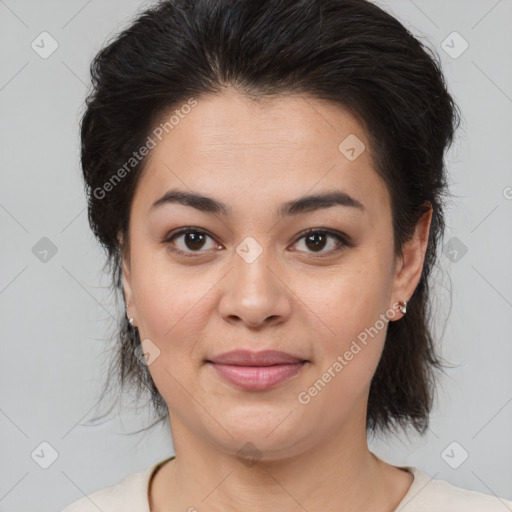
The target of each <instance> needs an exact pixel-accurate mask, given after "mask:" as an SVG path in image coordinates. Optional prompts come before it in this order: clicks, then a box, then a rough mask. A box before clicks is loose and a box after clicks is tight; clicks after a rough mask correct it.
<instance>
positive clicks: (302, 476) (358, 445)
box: [151, 421, 412, 512]
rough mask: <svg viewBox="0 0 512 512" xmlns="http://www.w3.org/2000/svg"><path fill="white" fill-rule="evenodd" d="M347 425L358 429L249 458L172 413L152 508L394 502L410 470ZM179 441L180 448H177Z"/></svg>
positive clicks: (229, 511) (382, 507)
mask: <svg viewBox="0 0 512 512" xmlns="http://www.w3.org/2000/svg"><path fill="white" fill-rule="evenodd" d="M347 431H348V432H352V433H354V432H361V429H353V428H351V429H342V430H341V431H340V432H339V434H338V435H337V436H335V438H330V439H329V441H328V443H319V444H316V445H314V446H311V447H310V448H309V449H306V450H302V451H300V453H297V454H295V455H292V456H289V457H285V458H279V459H276V460H266V459H265V457H263V458H261V459H260V460H258V461H256V462H254V463H251V461H242V460H241V459H240V458H239V457H237V455H236V454H230V453H226V452H224V451H221V450H219V448H218V447H216V446H212V445H211V444H210V443H208V442H205V441H203V440H201V439H198V438H197V437H195V436H191V434H190V431H189V430H188V429H187V428H186V427H185V426H184V425H183V424H181V423H179V422H176V421H174V422H172V433H173V440H174V446H175V451H176V457H175V459H173V460H172V461H169V462H168V463H167V464H166V465H165V466H167V467H165V466H164V467H163V468H162V470H161V472H160V475H159V474H157V477H155V484H154V486H153V491H152V493H151V501H152V503H151V505H152V506H151V510H152V511H155V512H158V511H160V510H162V511H163V510H166V511H173V510H187V511H188V510H190V511H192V512H193V511H194V509H195V510H197V511H200V510H209V511H212V512H221V511H222V512H235V511H239V510H246V511H248V512H263V511H265V512H266V511H268V510H283V511H291V510H307V511H308V512H315V511H322V512H326V511H331V510H332V511H333V512H334V511H335V510H336V511H338V512H339V511H340V510H343V511H344V512H349V511H350V512H351V511H361V510H373V511H375V512H379V511H383V512H388V511H391V510H394V508H395V507H396V506H397V505H398V503H399V502H400V500H401V499H402V497H403V496H404V495H405V493H406V492H407V490H408V488H409V486H410V484H411V482H412V475H410V474H408V473H405V472H404V471H401V470H399V469H398V468H395V467H394V466H390V465H389V464H386V463H385V462H384V461H382V460H381V459H379V458H378V457H376V456H375V455H374V454H373V453H371V452H370V451H369V449H368V445H367V438H366V428H364V430H363V433H364V435H355V434H352V435H348V434H347V433H346V432H347ZM182 446H183V447H186V448H184V449H183V450H181V447H182ZM157 482H158V483H157ZM341 504H342V505H343V506H342V507H340V505H341Z"/></svg>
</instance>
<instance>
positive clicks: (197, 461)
mask: <svg viewBox="0 0 512 512" xmlns="http://www.w3.org/2000/svg"><path fill="white" fill-rule="evenodd" d="M197 99H198V104H197V106H196V107H195V108H193V109H192V111H191V112H190V113H189V114H188V115H186V116H185V117H184V118H183V119H181V120H180V122H179V124H177V125H176V126H175V127H174V129H172V130H170V131H169V133H168V134H166V135H165V136H164V137H163V139H162V141H161V142H159V143H158V144H157V146H156V147H155V148H154V149H152V151H151V154H150V157H149V160H148V162H147V166H146V168H145V169H144V172H143V173H142V175H141V177H140V180H139V182H138V185H137V189H136V192H135V195H134V199H133V203H132V207H131V212H130V231H129V236H130V248H129V251H126V254H125V257H124V259H123V285H124V292H125V298H126V302H127V305H128V308H127V309H128V314H129V316H130V317H133V318H134V319H135V321H134V325H135V326H137V327H138V329H139V333H140V338H141V340H145V339H150V340H151V343H152V344H153V345H151V346H152V347H157V348H158V350H159V355H158V357H156V359H155V360H154V361H153V362H152V363H151V364H150V365H149V370H150V372H151V376H152V378H153V379H154V382H155V384H156V386H157V388H158V389H159V391H160V393H161V394H162V396H163V398H164V399H165V401H166V403H167V404H168V407H169V411H170V412H169V418H170V423H171V429H172V435H173V444H174V449H175V452H176V458H175V459H174V460H172V461H169V462H168V463H166V464H165V465H163V466H162V467H161V469H160V470H159V471H158V472H157V473H156V476H155V478H154V479H153V481H152V484H151V487H150V492H149V499H150V505H151V510H152V511H163V510H166V511H174V510H181V511H184V510H189V509H191V507H194V508H195V509H196V510H198V511H201V510H209V511H223V512H227V511H239V510H247V511H251V512H252V511H254V512H256V511H268V510H284V511H303V510H304V509H306V510H308V512H314V511H322V512H325V511H335V510H336V511H339V510H340V505H339V504H340V503H343V504H344V507H343V510H344V511H359V512H361V511H364V510H372V511H373V512H379V511H382V512H384V511H392V510H394V508H395V507H396V506H397V505H398V503H399V502H400V500H401V499H402V498H403V496H404V495H405V494H406V492H407V491H408V489H409V487H410V485H411V483H412V479H413V477H412V475H411V474H410V473H408V472H406V471H404V470H401V469H399V468H397V467H395V466H392V465H390V464H387V463H386V462H384V461H382V460H381V459H379V458H378V457H376V456H375V455H374V454H373V453H371V452H370V451H369V449H368V444H367V434H366V426H365V418H366V410H367V402H368V392H369V386H370V381H371V378H372V376H373V374H374V372H375V369H376V367H377V364H378V361H379V358H380V356H381V353H382V349H383V345H384V340H385V336H386V330H387V324H386V326H385V327H384V328H382V329H381V330H379V332H378V334H377V335H375V336H374V337H373V338H370V341H369V342H368V344H367V345H366V346H364V348H363V349H362V350H361V351H360V352H359V353H358V354H357V355H356V356H354V358H353V359H352V360H351V361H350V362H349V363H348V364H347V366H345V367H344V368H343V370H342V371H341V372H339V373H337V374H336V377H335V378H333V379H332V380H331V381H330V382H329V383H328V384H327V385H326V386H325V388H324V389H323V390H322V391H321V392H320V393H318V394H317V395H316V396H315V397H313V398H311V401H310V402H309V403H308V404H306V405H304V404H301V403H300V402H299V401H298V398H297V397H298V394H299V393H300V392H301V391H307V390H308V389H309V388H310V387H311V385H312V384H313V383H314V382H315V381H316V380H317V379H319V378H320V377H321V375H322V374H323V373H324V372H325V371H326V369H327V368H329V367H330V366H332V365H333V363H334V362H335V361H336V360H337V357H338V356H339V355H343V354H344V353H345V352H346V351H347V350H348V349H349V347H350V345H351V343H352V341H353V340H355V339H357V336H358V334H359V333H361V332H362V331H364V330H365V328H368V327H370V326H373V325H374V324H375V322H376V321H377V320H378V319H379V315H381V314H383V313H385V312H386V311H388V310H390V308H392V307H393V304H395V305H396V303H397V302H398V301H403V300H409V298H410V297H411V295H412V294H413V292H414V289H415V287H416V286H417V284H418V282H419V279H420V276H421V271H422V267H423V261H424V256H425V250H426V246H427V240H428V231H429V228H430V221H431V212H429V213H428V214H426V215H425V216H424V217H423V218H422V219H421V221H420V222H419V223H418V225H417V228H416V233H415V236H414V237H413V239H412V240H411V241H410V242H409V243H408V244H407V245H406V246H405V247H404V250H403V253H402V255H401V256H400V257H397V258H395V256H394V252H393V231H392V223H391V205H390V198H389V194H388V191H387V188H386V186H385V184H384V182H383V181H382V180H381V178H380V177H379V176H378V175H377V173H376V172H375V170H374V169H375V165H374V162H373V159H372V157H371V149H370V144H369V141H368V138H367V135H366V133H365V131H364V129H363V127H362V125H361V124H360V123H359V122H358V121H357V120H356V119H355V118H354V117H353V116H352V115H350V114H349V113H348V112H347V111H346V110H344V109H342V108H340V107H339V106H337V105H335V104H333V103H330V102H326V101H323V100H318V99H314V98H311V97H308V96H304V95H300V96H299V95H287V96H280V97H278V98H273V99H272V100H266V101H265V102H259V103H257V102H254V101H252V100H250V99H248V98H246V97H244V96H242V95H240V94H239V93H237V92H236V91H234V90H232V89H231V88H227V89H226V91H225V92H223V93H222V94H219V95H210V96H201V97H200V98H197ZM349 134H355V135H356V136H357V137H358V138H359V139H360V140H361V141H363V142H364V144H365V145H366V150H365V151H363V153H362V154H361V155H360V156H359V157H358V158H357V159H356V160H354V161H350V160H349V159H347V158H346V157H345V155H344V154H342V153H341V152H340V150H339V149H338V145H339V144H340V142H341V141H343V140H344V139H345V138H346V137H347V136H348V135H349ZM171 188H178V189H180V190H183V191H186V192H196V193H201V194H203V195H206V196H209V197H212V198H215V199H217V200H219V201H222V202H224V203H226V204H227V205H228V206H229V207H230V208H231V209H232V215H231V216H223V215H221V214H213V213H205V212H201V211H198V210H196V209H195V208H192V207H191V206H185V205H180V204H165V205H163V206H161V207H160V208H157V209H155V210H154V211H151V205H152V204H153V203H154V202H155V201H156V200H157V199H159V198H160V197H161V196H162V195H163V194H164V193H165V192H166V191H167V190H169V189H171ZM338 190H343V191H344V192H346V193H348V194H349V195H350V196H352V197H353V198H355V199H357V200H358V201H360V202H361V203H362V204H363V205H364V208H365V211H359V210H358V209H356V208H349V207H344V206H331V207H329V208H323V209H318V210H315V211H310V212H307V213H301V214H298V215H293V216H290V217H286V218H283V219H278V218H277V217H276V211H277V209H278V208H279V206H281V205H282V204H283V203H285V202H287V201H290V200H294V199H298V198H300V197H302V196H304V195H306V194H312V193H318V192H324V191H338ZM185 226H192V227H194V228H196V229H197V228H200V229H202V230H204V231H206V232H207V234H208V235H211V238H210V237H208V236H207V237H206V238H205V240H204V243H203V246H202V247H201V244H197V243H196V245H194V243H193V242H192V243H191V239H190V238H189V237H188V238H187V236H186V235H185V236H184V235H182V236H178V237H177V238H175V239H174V240H173V241H172V242H168V243H167V244H165V243H162V241H163V240H164V239H165V238H166V237H167V235H168V234H169V233H171V232H172V231H174V230H176V229H178V228H180V227H185ZM309 228H329V229H332V230H336V231H338V232H340V233H342V234H345V235H346V236H348V237H349V238H350V240H352V241H353V242H354V243H355V244H356V246H355V247H348V246H347V247H342V248H341V249H339V250H336V248H337V247H338V243H337V242H336V240H335V239H333V238H331V237H327V238H326V239H325V242H323V245H322V244H320V247H319V248H318V249H315V245H314V244H309V245H308V244H307V243H306V238H304V237H302V238H301V233H302V232H303V231H304V230H306V229H309ZM249 236H250V237H252V238H253V239H255V240H256V241H257V243H258V244H259V246H260V247H261V249H262V253H261V254H260V256H259V257H258V258H257V259H256V260H255V261H253V262H251V263H248V262H247V261H245V260H244V259H243V258H242V257H240V256H239V254H238V253H237V252H236V249H237V247H238V246H239V245H240V244H241V242H242V241H243V240H244V239H245V238H246V237H249ZM120 240H121V241H122V237H121V236H120ZM170 247H173V248H177V249H181V250H182V251H184V252H188V253H189V254H190V253H192V254H196V255H197V254H198V252H199V256H192V257H187V256H183V255H178V254H176V253H173V252H171V251H170V249H169V248H170ZM194 251H195V252H194ZM318 254H320V256H319V255H318ZM322 255H323V256H322ZM394 311H395V315H394V317H393V318H392V320H391V321H400V318H401V317H402V316H403V315H402V313H400V312H399V311H397V310H396V309H395V310H394ZM239 348H247V349H251V350H258V351H259V350H264V349H277V350H283V351H285V352H290V353H292V354H300V355H301V356H302V357H303V358H304V359H307V360H308V361H309V363H307V364H306V365H305V366H304V367H303V368H302V370H301V371H300V372H299V374H298V375H296V376H294V377H293V378H291V379H289V380H286V381H284V382H281V383H280V384H278V385H277V386H275V387H274V388H272V389H268V390H265V391H245V390H241V389H238V388H236V387H234V386H232V385H231V384H229V383H227V382H226V381H225V380H223V379H222V378H221V377H220V376H219V375H217V373H216V372H215V371H214V369H213V368H212V367H211V365H208V364H206V363H205V359H208V358H211V357H213V356H214V355H218V354H220V353H223V352H226V351H229V350H233V349H239ZM248 442H250V443H252V444H253V445H255V446H256V447H257V450H258V454H259V460H258V461H257V463H255V464H249V463H247V461H244V460H242V457H240V456H237V454H239V450H240V449H241V448H242V447H243V446H244V445H245V444H246V443H248Z"/></svg>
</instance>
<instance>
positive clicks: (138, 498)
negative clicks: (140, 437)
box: [62, 463, 160, 512]
mask: <svg viewBox="0 0 512 512" xmlns="http://www.w3.org/2000/svg"><path fill="white" fill-rule="evenodd" d="M159 464H160V463H159ZM159 464H155V465H152V466H151V467H149V468H147V469H146V470H144V471H141V472H139V473H132V474H130V475H128V476H126V477H125V478H124V479H123V480H121V481H120V482H119V483H117V484H116V485H113V486H112V487H106V488H104V489H101V490H99V491H96V492H93V493H92V494H88V495H86V496H84V497H83V498H81V499H79V500H78V501H75V502H74V503H72V504H71V505H69V506H68V507H66V508H65V509H64V510H63V511H62V512H98V510H101V511H102V512H114V511H116V512H117V511H119V510H122V511H123V512H131V511H134V512H135V511H137V512H149V503H148V497H147V489H148V483H149V479H150V476H151V474H152V473H153V472H154V470H155V469H156V467H158V465H159Z"/></svg>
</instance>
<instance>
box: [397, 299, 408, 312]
mask: <svg viewBox="0 0 512 512" xmlns="http://www.w3.org/2000/svg"><path fill="white" fill-rule="evenodd" d="M398 304H399V309H400V311H401V312H402V313H403V314H404V315H405V313H407V301H406V300H404V301H400V302H399V303H398Z"/></svg>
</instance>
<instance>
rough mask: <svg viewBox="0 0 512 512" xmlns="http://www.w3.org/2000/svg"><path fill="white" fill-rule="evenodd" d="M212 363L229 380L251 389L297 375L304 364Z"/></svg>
mask: <svg viewBox="0 0 512 512" xmlns="http://www.w3.org/2000/svg"><path fill="white" fill-rule="evenodd" d="M211 364H212V366H213V367H214V368H215V369H216V370H217V371H218V372H219V374H220V375H221V376H222V377H224V379H226V380H227V381H228V382H230V383H231V384H234V385H235V386H238V387H240V388H242V389H246V390H251V391H259V390H263V389H268V388H271V387H272V386H275V385H276V384H279V383H280V382H283V381H285V380H287V379H289V378H291V377H293V376H294V375H297V373H299V371H300V370H301V368H302V367H303V366H304V362H300V363H287V364H276V365H273V366H235V365H228V364H217V363H211Z"/></svg>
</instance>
